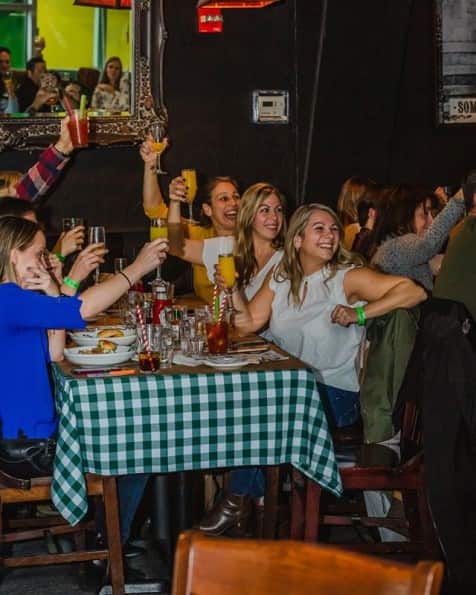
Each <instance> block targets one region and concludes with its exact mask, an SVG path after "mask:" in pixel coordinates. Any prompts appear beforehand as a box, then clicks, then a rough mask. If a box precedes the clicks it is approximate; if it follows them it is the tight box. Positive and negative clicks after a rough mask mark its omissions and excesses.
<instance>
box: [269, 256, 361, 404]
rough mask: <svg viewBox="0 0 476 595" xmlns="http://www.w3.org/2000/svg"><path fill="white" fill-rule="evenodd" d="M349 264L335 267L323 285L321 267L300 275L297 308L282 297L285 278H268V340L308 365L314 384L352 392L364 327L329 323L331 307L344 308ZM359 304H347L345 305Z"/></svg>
mask: <svg viewBox="0 0 476 595" xmlns="http://www.w3.org/2000/svg"><path fill="white" fill-rule="evenodd" d="M352 268H353V267H349V268H347V269H342V270H338V271H337V273H336V274H335V276H334V277H333V278H332V279H330V280H329V281H328V282H327V283H326V284H325V283H324V280H325V276H326V273H327V269H322V270H320V271H318V272H316V273H313V274H312V275H309V276H308V277H305V278H304V280H303V282H302V285H301V288H300V292H299V293H300V295H301V296H302V294H303V291H304V287H305V284H306V283H307V293H306V297H305V298H304V303H303V304H302V305H301V306H296V305H294V303H293V301H292V297H290V298H289V301H288V293H289V289H290V283H289V281H283V282H278V281H275V279H274V277H272V278H271V281H270V288H271V289H272V290H273V291H274V299H273V302H272V306H271V308H272V313H271V320H270V323H269V338H271V340H272V341H274V342H275V343H276V344H277V345H279V346H280V347H282V348H283V349H284V350H285V351H288V352H289V353H291V354H292V355H294V356H295V357H297V358H299V359H301V360H302V361H303V362H305V363H306V364H308V365H309V366H311V367H312V368H313V369H314V372H315V375H316V378H317V380H318V382H322V383H323V384H327V385H330V386H334V387H336V388H340V389H343V390H349V391H354V392H356V391H358V390H359V382H358V377H357V370H358V355H359V348H360V345H361V342H362V340H363V338H364V332H365V329H364V328H363V327H360V326H357V325H356V324H352V325H350V326H348V327H344V326H340V325H339V324H334V323H333V322H331V313H332V310H333V309H334V308H335V306H337V305H338V304H341V305H343V306H350V304H349V303H348V302H347V298H346V296H345V292H344V277H345V275H346V273H347V272H348V271H349V270H351V269H352ZM363 304H365V302H358V303H356V304H352V306H351V307H355V306H359V305H363Z"/></svg>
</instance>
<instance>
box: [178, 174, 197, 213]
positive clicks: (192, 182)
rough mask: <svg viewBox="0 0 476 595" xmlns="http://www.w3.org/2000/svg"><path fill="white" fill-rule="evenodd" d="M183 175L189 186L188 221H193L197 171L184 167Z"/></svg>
mask: <svg viewBox="0 0 476 595" xmlns="http://www.w3.org/2000/svg"><path fill="white" fill-rule="evenodd" d="M181 175H182V178H184V180H185V184H186V186H187V204H188V221H189V223H193V201H194V200H195V196H196V195H197V172H196V171H195V170H194V169H182V174H181Z"/></svg>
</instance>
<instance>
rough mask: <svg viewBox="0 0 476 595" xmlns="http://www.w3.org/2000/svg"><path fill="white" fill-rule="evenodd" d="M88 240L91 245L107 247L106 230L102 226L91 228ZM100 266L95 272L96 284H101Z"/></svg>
mask: <svg viewBox="0 0 476 595" xmlns="http://www.w3.org/2000/svg"><path fill="white" fill-rule="evenodd" d="M88 240H89V243H90V244H104V246H105V245H106V230H105V228H104V227H103V226H102V225H93V226H92V227H90V228H89V232H88ZM99 275H100V266H99V265H98V266H97V268H96V270H95V271H94V283H96V284H97V283H99Z"/></svg>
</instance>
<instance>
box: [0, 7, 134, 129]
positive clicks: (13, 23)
mask: <svg viewBox="0 0 476 595" xmlns="http://www.w3.org/2000/svg"><path fill="white" fill-rule="evenodd" d="M133 16H134V11H133V10H113V9H105V8H93V7H89V6H79V5H75V4H73V2H72V1H68V2H65V0H17V1H16V2H15V1H13V2H12V0H10V1H9V2H5V0H0V39H1V40H2V41H1V44H2V47H1V48H0V76H1V81H0V93H1V100H0V112H1V113H3V114H9V115H10V117H14V118H15V117H17V118H18V117H25V114H26V115H28V116H36V117H38V116H40V115H41V116H45V115H53V116H55V115H56V116H58V115H64V113H65V111H66V106H65V101H64V96H65V95H66V97H67V98H68V99H69V102H70V104H71V106H72V107H73V108H75V107H79V101H80V96H81V95H83V94H84V95H86V97H87V105H88V108H89V115H90V116H92V117H94V116H110V115H119V116H128V115H130V114H131V113H132V105H131V82H132V80H133V77H134V72H133V65H134V56H133V48H134V40H133V39H132V37H133V31H134V22H133Z"/></svg>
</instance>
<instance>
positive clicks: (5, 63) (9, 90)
mask: <svg viewBox="0 0 476 595" xmlns="http://www.w3.org/2000/svg"><path fill="white" fill-rule="evenodd" d="M10 69H11V52H10V49H9V48H7V47H5V46H3V47H0V113H1V114H13V113H15V112H17V111H18V100H17V97H16V95H15V87H14V83H13V79H12V73H11V70H10Z"/></svg>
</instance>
